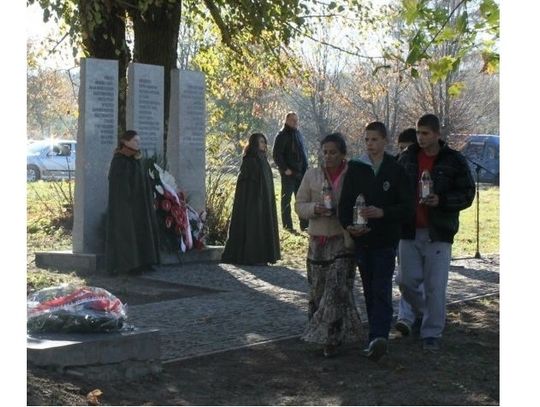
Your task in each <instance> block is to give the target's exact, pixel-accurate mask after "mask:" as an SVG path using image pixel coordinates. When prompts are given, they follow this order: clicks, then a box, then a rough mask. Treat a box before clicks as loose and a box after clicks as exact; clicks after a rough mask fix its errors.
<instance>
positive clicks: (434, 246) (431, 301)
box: [396, 114, 475, 352]
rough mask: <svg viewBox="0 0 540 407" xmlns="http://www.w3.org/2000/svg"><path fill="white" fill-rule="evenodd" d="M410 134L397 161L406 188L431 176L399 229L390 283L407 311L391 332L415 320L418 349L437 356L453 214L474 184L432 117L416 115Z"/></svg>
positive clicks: (455, 224) (455, 223) (470, 196)
mask: <svg viewBox="0 0 540 407" xmlns="http://www.w3.org/2000/svg"><path fill="white" fill-rule="evenodd" d="M416 133H417V137H418V142H417V143H415V144H413V145H411V146H409V147H408V148H407V150H405V151H404V152H403V153H402V154H401V155H400V157H399V163H400V164H401V165H402V166H403V167H404V168H405V171H406V172H407V175H408V180H409V181H408V182H409V184H410V185H411V187H412V188H415V187H416V186H417V185H419V181H420V179H421V175H422V172H424V171H428V172H429V173H430V174H431V181H432V183H433V185H432V190H431V193H430V194H429V195H428V196H427V197H424V198H422V199H419V194H416V195H415V197H414V198H413V204H414V207H415V212H414V216H413V217H412V218H411V219H410V220H408V221H407V222H406V223H404V225H403V230H402V235H401V240H400V242H399V259H400V270H399V273H398V275H397V278H396V281H397V282H398V284H399V290H400V291H401V295H402V297H403V299H404V300H405V301H406V302H407V303H408V304H410V307H400V311H399V315H398V321H397V323H396V329H397V330H398V331H400V332H401V333H402V334H404V335H408V334H409V333H410V332H411V328H412V325H413V323H415V321H416V320H417V319H420V320H421V326H420V336H421V338H422V342H423V343H422V346H423V349H424V350H426V351H431V352H437V351H438V350H439V349H440V338H441V337H442V332H443V329H444V325H445V322H446V286H447V283H448V272H449V269H450V260H451V257H452V243H453V241H454V236H455V234H456V233H457V231H458V228H459V212H460V211H461V210H463V209H465V208H468V207H469V206H471V204H472V202H473V200H474V194H475V186H474V180H473V178H472V176H471V173H470V171H469V166H468V165H467V162H466V160H465V158H464V157H463V156H462V155H461V153H459V152H458V151H456V150H453V149H451V148H450V147H448V145H447V144H446V143H444V142H443V141H442V140H440V139H439V138H440V125H439V119H438V118H437V116H435V115H433V114H426V115H424V116H422V117H421V118H420V119H419V120H418V123H417V125H416ZM422 285H423V290H422V289H421V286H422Z"/></svg>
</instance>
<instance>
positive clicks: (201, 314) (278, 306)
mask: <svg viewBox="0 0 540 407" xmlns="http://www.w3.org/2000/svg"><path fill="white" fill-rule="evenodd" d="M144 278H148V279H155V280H160V281H165V282H171V283H176V284H185V285H190V286H199V287H205V288H211V289H217V290H222V291H220V292H217V293H215V294H205V295H200V296H195V297H189V298H181V299H176V300H169V301H163V302H157V303H151V304H144V305H134V306H131V307H129V309H128V315H129V321H130V323H131V324H133V325H135V326H136V327H138V328H158V329H160V331H161V347H162V360H163V361H168V360H173V359H181V358H188V357H194V356H197V355H202V354H207V353H211V352H216V351H223V350H227V349H233V348H238V347H242V346H247V345H252V344H256V343H260V342H264V341H268V340H275V339H279V338H285V337H290V336H294V335H299V334H301V332H302V330H303V328H304V325H305V323H306V318H307V292H308V284H307V280H306V272H305V271H304V270H297V269H291V268H286V267H278V266H271V267H256V266H233V265H229V264H191V265H184V266H162V267H160V268H159V269H158V270H157V271H156V272H153V273H151V274H148V275H145V277H144ZM498 290H499V257H498V256H489V257H485V258H483V259H462V260H453V261H452V264H451V269H450V276H449V282H448V302H449V303H452V302H457V301H463V300H466V299H470V298H474V297H477V296H480V295H486V294H491V293H496V292H498ZM354 294H355V298H356V304H357V306H358V308H359V311H360V315H361V317H362V319H363V320H365V319H366V316H365V311H364V308H365V307H364V300H363V295H362V289H361V284H360V279H359V276H358V274H357V279H356V283H355V289H354ZM398 299H399V291H398V289H397V287H394V309H395V311H396V312H397V301H398Z"/></svg>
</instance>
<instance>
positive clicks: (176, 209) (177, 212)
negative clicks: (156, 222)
mask: <svg viewBox="0 0 540 407" xmlns="http://www.w3.org/2000/svg"><path fill="white" fill-rule="evenodd" d="M171 215H172V216H174V219H175V220H176V221H177V222H180V219H181V216H182V211H181V210H180V208H179V207H178V205H175V206H173V207H172V208H171Z"/></svg>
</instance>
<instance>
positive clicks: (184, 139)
mask: <svg viewBox="0 0 540 407" xmlns="http://www.w3.org/2000/svg"><path fill="white" fill-rule="evenodd" d="M205 113H206V112H205V82H204V74H203V73H201V72H195V71H184V70H178V69H174V70H172V71H171V102H170V115H169V129H168V136H167V161H168V163H169V168H170V171H171V174H173V176H174V177H175V178H176V181H177V183H178V186H179V188H180V189H181V190H182V191H184V192H185V194H186V197H187V201H188V203H189V204H190V205H191V206H192V207H193V208H194V209H195V210H196V211H198V212H200V211H202V210H203V209H205V207H206V156H205V133H206V114H205Z"/></svg>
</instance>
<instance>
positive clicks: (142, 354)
mask: <svg viewBox="0 0 540 407" xmlns="http://www.w3.org/2000/svg"><path fill="white" fill-rule="evenodd" d="M26 351H27V360H28V362H29V363H32V364H34V365H37V366H49V367H60V368H64V367H70V366H95V365H108V364H114V363H121V362H124V361H128V360H133V361H151V360H160V358H161V340H160V333H159V330H158V329H135V330H133V331H122V332H112V333H95V334H33V335H27V341H26Z"/></svg>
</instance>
